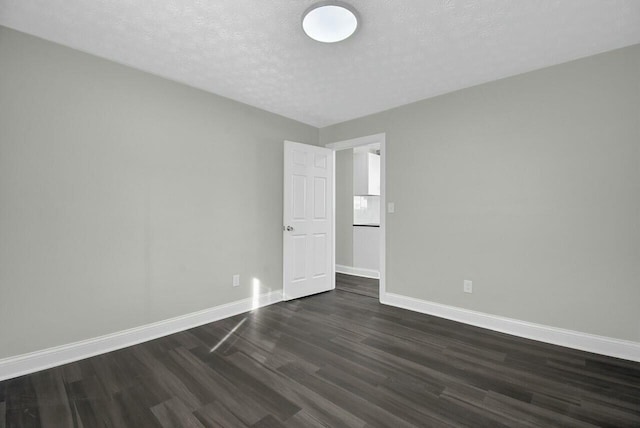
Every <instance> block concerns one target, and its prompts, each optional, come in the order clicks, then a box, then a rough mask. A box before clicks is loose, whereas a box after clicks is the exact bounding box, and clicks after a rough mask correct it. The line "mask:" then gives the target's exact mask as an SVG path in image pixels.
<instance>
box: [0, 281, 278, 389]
mask: <svg viewBox="0 0 640 428" xmlns="http://www.w3.org/2000/svg"><path fill="white" fill-rule="evenodd" d="M280 301H282V290H276V291H272V292H270V293H265V294H261V295H260V296H258V297H257V299H256V298H254V297H249V298H247V299H243V300H237V301H235V302H231V303H227V304H224V305H220V306H215V307H213V308H209V309H204V310H202V311H198V312H193V313H190V314H187V315H181V316H178V317H175V318H171V319H168V320H164V321H159V322H155V323H152V324H147V325H143V326H140V327H135V328H132V329H128V330H123V331H119V332H116V333H111V334H107V335H104V336H100V337H95V338H92V339H87V340H81V341H79V342H74V343H70V344H67V345H62V346H56V347H54V348H48V349H44V350H41V351H35V352H31V353H28V354H23V355H18V356H16V357H9V358H4V359H1V360H0V381H2V380H6V379H11V378H14V377H18V376H22V375H25V374H29V373H33V372H37V371H40V370H44V369H48V368H51V367H55V366H60V365H63V364H67V363H71V362H73V361H78V360H82V359H84V358H88V357H93V356H95V355H99V354H104V353H106V352H111V351H115V350H116V349H121V348H125V347H127V346H132V345H137V344H139V343H142V342H147V341H149V340H153V339H157V338H159V337H163V336H167V335H169V334H173V333H177V332H179V331H184V330H188V329H190V328H194V327H198V326H200V325H203V324H208V323H210V322H214V321H218V320H221V319H224V318H228V317H231V316H234V315H238V314H241V313H244V312H248V311H251V310H253V309H257V308H260V307H263V306H267V305H271V304H274V303H278V302H280Z"/></svg>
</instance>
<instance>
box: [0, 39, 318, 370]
mask: <svg viewBox="0 0 640 428" xmlns="http://www.w3.org/2000/svg"><path fill="white" fill-rule="evenodd" d="M317 138H318V130H317V129H315V128H313V127H310V126H307V125H303V124H300V123H297V122H295V121H292V120H289V119H285V118H282V117H280V116H276V115H273V114H270V113H266V112H264V111H261V110H258V109H255V108H252V107H249V106H246V105H243V104H239V103H237V102H233V101H230V100H228V99H224V98H221V97H218V96H215V95H211V94H208V93H205V92H202V91H199V90H196V89H192V88H189V87H186V86H183V85H180V84H177V83H173V82H170V81H167V80H164V79H161V78H157V77H154V76H151V75H149V74H145V73H142V72H139V71H136V70H133V69H130V68H127V67H124V66H120V65H118V64H115V63H112V62H108V61H105V60H102V59H99V58H96V57H93V56H90V55H86V54H83V53H80V52H77V51H74V50H71V49H68V48H65V47H61V46H58V45H55V44H52V43H49V42H45V41H42V40H40V39H36V38H34V37H31V36H27V35H24V34H21V33H18V32H15V31H12V30H9V29H6V28H1V27H0V358H2V357H7V356H12V355H17V354H21V353H25V352H28V351H34V350H39V349H42V348H46V347H50V346H54V345H61V344H65V343H69V342H73V341H77V340H80V339H86V338H90V337H95V336H99V335H103V334H106V333H110V332H115V331H119V330H122V329H126V328H130V327H135V326H139V325H142V324H146V323H149V322H153V321H158V320H162V319H166V318H169V317H174V316H177V315H182V314H186V313H190V312H193V311H197V310H201V309H205V308H209V307H212V306H216V305H220V304H223V303H227V302H231V301H235V300H239V299H242V298H247V297H250V296H251V292H252V287H251V280H252V278H254V277H255V278H258V279H259V280H260V281H261V283H262V284H263V291H268V290H275V289H280V288H281V287H282V256H281V250H280V249H281V248H282V230H281V226H282V178H283V176H282V170H283V140H284V139H289V140H295V141H300V142H304V143H313V144H317ZM234 273H240V274H241V275H242V277H241V278H242V281H241V285H240V287H237V288H232V287H231V276H232V275H233V274H234Z"/></svg>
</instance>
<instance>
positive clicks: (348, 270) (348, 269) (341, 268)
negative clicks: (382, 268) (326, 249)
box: [336, 265, 380, 279]
mask: <svg viewBox="0 0 640 428" xmlns="http://www.w3.org/2000/svg"><path fill="white" fill-rule="evenodd" d="M336 272H337V273H344V274H347V275H355V276H362V277H365V278H375V279H378V278H380V272H378V271H377V270H372V269H364V268H357V267H353V266H345V265H336Z"/></svg>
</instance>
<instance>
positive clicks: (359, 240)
mask: <svg viewBox="0 0 640 428" xmlns="http://www.w3.org/2000/svg"><path fill="white" fill-rule="evenodd" d="M384 145H385V135H384V134H377V135H372V136H368V137H362V138H356V139H353V140H347V141H341V142H337V143H332V144H328V145H327V147H328V148H332V149H334V150H335V151H336V153H335V170H334V171H335V174H334V183H335V204H334V206H335V215H334V224H335V227H334V229H333V230H334V231H335V239H334V242H335V251H334V257H335V272H336V288H337V289H340V290H343V291H349V292H355V293H357V294H361V295H365V296H369V297H374V298H377V299H379V298H380V297H381V296H383V295H384V294H383V293H384V265H385V213H384V207H385V196H384V194H385V177H384V170H385V169H384V153H385V147H384Z"/></svg>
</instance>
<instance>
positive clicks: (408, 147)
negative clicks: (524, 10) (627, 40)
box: [320, 45, 640, 341]
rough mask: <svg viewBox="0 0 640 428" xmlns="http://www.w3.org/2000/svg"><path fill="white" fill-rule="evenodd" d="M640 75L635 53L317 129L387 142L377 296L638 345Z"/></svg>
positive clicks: (334, 136)
mask: <svg viewBox="0 0 640 428" xmlns="http://www.w3.org/2000/svg"><path fill="white" fill-rule="evenodd" d="M638 76H640V45H636V46H632V47H629V48H625V49H621V50H617V51H612V52H609V53H605V54H601V55H597V56H593V57H589V58H586V59H582V60H578V61H574V62H570V63H566V64H562V65H559V66H555V67H551V68H547V69H543V70H539V71H535V72H531V73H527V74H524V75H520V76H516V77H512V78H508V79H504V80H500V81H497V82H493V83H488V84H484V85H480V86H476V87H473V88H469V89H465V90H461V91H458V92H455V93H451V94H447V95H444V96H440V97H437V98H433V99H430V100H425V101H421V102H418V103H415V104H411V105H407V106H403V107H399V108H396V109H393V110H389V111H386V112H383V113H380V114H375V115H372V116H368V117H364V118H361V119H357V120H353V121H349V122H346V123H342V124H338V125H335V126H331V127H328V128H324V129H321V130H320V140H321V143H322V144H326V143H330V142H334V141H339V140H344V139H349V138H355V137H359V136H364V135H369V134H375V133H379V132H386V133H387V154H388V157H387V198H388V199H387V200H388V201H392V202H395V211H396V212H395V214H389V215H388V216H387V221H388V223H387V224H388V232H387V275H388V283H387V290H388V291H389V292H392V293H398V294H402V295H406V296H411V297H415V298H418V299H424V300H428V301H434V302H439V303H443V304H447V305H452V306H456V307H461V308H468V309H472V310H477V311H481V312H486V313H490V314H496V315H501V316H506V317H512V318H517V319H520V320H525V321H530V322H535V323H541V324H546V325H551V326H556V327H562V328H568V329H572V330H577V331H582V332H587V333H593V334H598V335H604V336H610V337H615V338H621V339H629V340H632V341H640V310H639V308H640V79H639V78H638ZM464 279H470V280H472V281H473V285H474V293H473V294H464V293H463V292H462V282H463V280H464Z"/></svg>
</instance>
